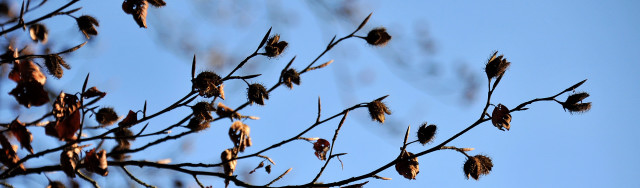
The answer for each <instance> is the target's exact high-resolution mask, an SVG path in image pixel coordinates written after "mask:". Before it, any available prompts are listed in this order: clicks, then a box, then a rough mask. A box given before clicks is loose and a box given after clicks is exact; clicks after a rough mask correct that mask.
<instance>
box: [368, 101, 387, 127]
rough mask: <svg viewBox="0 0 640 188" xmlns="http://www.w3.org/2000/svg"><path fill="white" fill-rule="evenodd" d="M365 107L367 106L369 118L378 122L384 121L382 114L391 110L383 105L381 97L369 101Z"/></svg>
mask: <svg viewBox="0 0 640 188" xmlns="http://www.w3.org/2000/svg"><path fill="white" fill-rule="evenodd" d="M367 107H368V108H369V115H371V119H372V120H375V121H378V122H380V123H384V120H385V117H384V114H387V115H390V114H391V110H389V108H387V105H385V104H384V103H383V102H382V100H381V99H379V100H374V101H372V102H370V103H369V104H367Z"/></svg>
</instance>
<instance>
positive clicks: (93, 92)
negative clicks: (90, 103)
mask: <svg viewBox="0 0 640 188" xmlns="http://www.w3.org/2000/svg"><path fill="white" fill-rule="evenodd" d="M105 95H107V93H105V92H102V91H100V90H98V88H96V87H95V86H93V87H91V88H89V89H87V91H85V92H84V93H83V94H82V97H84V98H85V99H88V98H92V97H100V98H102V97H104V96H105Z"/></svg>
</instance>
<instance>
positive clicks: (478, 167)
mask: <svg viewBox="0 0 640 188" xmlns="http://www.w3.org/2000/svg"><path fill="white" fill-rule="evenodd" d="M491 168H493V163H492V162H491V158H489V157H487V156H484V155H476V156H473V157H469V158H467V161H465V162H464V167H463V170H464V174H465V176H466V177H467V179H469V177H472V178H473V179H475V180H478V179H479V178H480V175H487V174H489V172H491Z"/></svg>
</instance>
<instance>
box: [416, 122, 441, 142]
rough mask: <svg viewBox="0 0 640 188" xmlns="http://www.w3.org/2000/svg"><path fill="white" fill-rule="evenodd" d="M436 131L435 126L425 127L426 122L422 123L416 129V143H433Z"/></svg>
mask: <svg viewBox="0 0 640 188" xmlns="http://www.w3.org/2000/svg"><path fill="white" fill-rule="evenodd" d="M436 129H437V127H436V125H433V124H431V125H428V126H427V122H424V123H423V124H422V125H420V128H418V141H420V143H421V144H422V145H425V144H427V143H429V142H431V141H433V138H435V135H436Z"/></svg>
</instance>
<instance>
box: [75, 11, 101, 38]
mask: <svg viewBox="0 0 640 188" xmlns="http://www.w3.org/2000/svg"><path fill="white" fill-rule="evenodd" d="M76 22H77V23H78V28H79V29H80V31H82V34H84V36H85V37H87V39H89V38H91V37H90V36H89V35H98V30H96V28H95V26H100V23H99V22H98V20H96V18H94V17H92V16H89V15H82V16H80V17H78V18H76Z"/></svg>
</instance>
